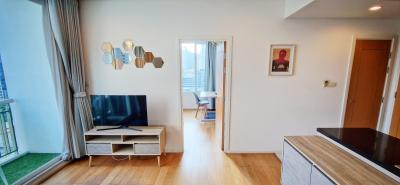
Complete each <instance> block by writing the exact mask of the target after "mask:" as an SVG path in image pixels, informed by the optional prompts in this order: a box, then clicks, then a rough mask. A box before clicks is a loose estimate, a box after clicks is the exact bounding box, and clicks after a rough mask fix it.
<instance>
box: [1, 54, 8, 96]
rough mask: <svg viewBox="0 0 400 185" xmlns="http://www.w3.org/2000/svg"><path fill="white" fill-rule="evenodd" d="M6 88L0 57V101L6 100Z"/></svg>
mask: <svg viewBox="0 0 400 185" xmlns="http://www.w3.org/2000/svg"><path fill="white" fill-rule="evenodd" d="M7 98H8V93H7V86H6V79H5V77H4V70H3V62H2V61H1V56H0V99H7Z"/></svg>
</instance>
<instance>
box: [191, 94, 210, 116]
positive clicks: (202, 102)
mask: <svg viewBox="0 0 400 185" xmlns="http://www.w3.org/2000/svg"><path fill="white" fill-rule="evenodd" d="M193 95H194V98H195V99H196V104H197V110H196V116H195V117H196V118H197V113H198V112H199V109H200V107H202V108H203V109H204V110H205V113H207V105H208V104H210V102H208V101H207V100H200V98H199V96H198V95H197V93H195V92H193Z"/></svg>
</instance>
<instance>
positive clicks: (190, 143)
mask: <svg viewBox="0 0 400 185" xmlns="http://www.w3.org/2000/svg"><path fill="white" fill-rule="evenodd" d="M229 48H230V45H229V39H187V40H181V41H180V43H179V51H180V59H181V60H180V67H181V73H180V79H181V83H180V88H181V112H182V129H183V141H184V151H185V152H190V151H192V150H198V149H199V148H204V147H200V146H207V147H206V148H214V149H218V150H220V151H221V150H222V151H226V150H227V149H228V146H227V144H226V143H228V142H227V140H226V138H228V134H227V133H228V132H227V130H226V129H227V127H228V126H229V124H227V123H228V120H229V107H230V101H229V96H228V95H229V92H230V91H229V90H230V75H229V74H230V73H229V72H230V70H229V69H230V68H229V67H230V62H229V59H230V55H229V52H228V49H229ZM194 147H197V148H194ZM204 150H206V149H204ZM204 150H203V152H204Z"/></svg>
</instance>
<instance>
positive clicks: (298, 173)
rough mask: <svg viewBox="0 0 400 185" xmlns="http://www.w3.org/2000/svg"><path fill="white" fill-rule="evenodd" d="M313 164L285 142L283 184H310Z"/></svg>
mask: <svg viewBox="0 0 400 185" xmlns="http://www.w3.org/2000/svg"><path fill="white" fill-rule="evenodd" d="M311 168H312V164H311V163H310V162H309V161H308V160H307V159H306V158H304V157H303V156H302V155H301V154H300V153H299V152H297V151H296V150H295V149H294V148H293V147H292V146H291V145H290V144H288V143H287V142H286V141H285V142H284V144H283V163H282V179H281V180H282V184H283V185H310V183H311V179H310V176H311Z"/></svg>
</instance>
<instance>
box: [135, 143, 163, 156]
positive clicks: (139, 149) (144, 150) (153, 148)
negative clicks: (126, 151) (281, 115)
mask: <svg viewBox="0 0 400 185" xmlns="http://www.w3.org/2000/svg"><path fill="white" fill-rule="evenodd" d="M134 150H135V154H159V153H160V145H159V144H158V143H136V144H135V147H134Z"/></svg>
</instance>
